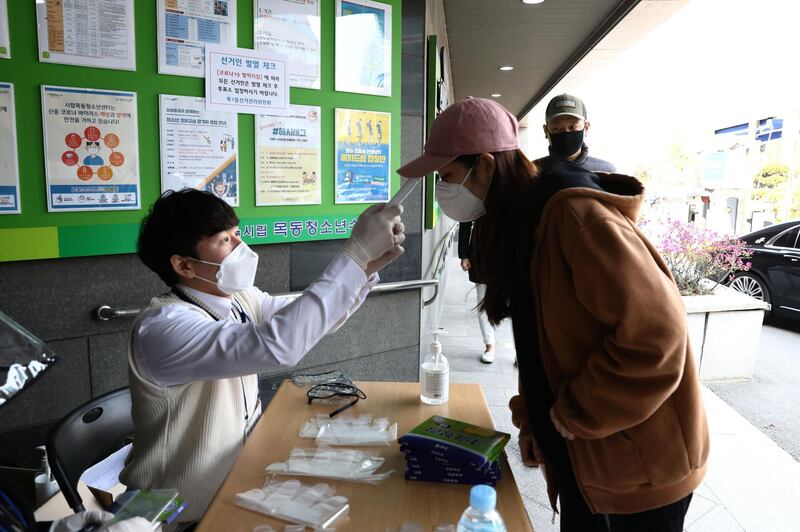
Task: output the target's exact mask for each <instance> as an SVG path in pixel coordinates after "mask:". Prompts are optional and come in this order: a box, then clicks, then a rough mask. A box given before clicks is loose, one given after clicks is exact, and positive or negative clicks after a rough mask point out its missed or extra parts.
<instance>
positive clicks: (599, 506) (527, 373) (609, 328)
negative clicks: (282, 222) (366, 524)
mask: <svg viewBox="0 0 800 532" xmlns="http://www.w3.org/2000/svg"><path fill="white" fill-rule="evenodd" d="M517 132H518V124H517V120H516V118H515V117H514V116H513V115H512V114H511V113H509V112H508V111H507V110H506V109H504V108H503V107H502V106H501V105H499V104H498V103H496V102H494V101H492V100H486V99H482V98H468V99H466V100H462V101H460V102H458V103H456V104H455V105H453V106H451V107H449V108H448V109H447V110H445V111H444V112H443V113H442V114H441V115H439V116H438V117H437V119H436V120H435V121H434V123H433V126H432V128H431V132H430V135H429V138H428V141H427V142H426V144H425V153H424V154H423V155H422V156H421V157H419V158H418V159H415V160H414V161H412V162H411V163H409V164H407V165H406V166H404V167H403V168H400V169H399V170H398V173H399V174H400V175H403V176H406V177H421V176H424V175H427V174H430V173H433V172H434V171H438V172H439V176H438V178H437V179H438V180H437V183H436V199H437V201H438V202H439V205H440V206H441V208H442V210H443V211H444V213H445V214H446V215H447V216H449V217H450V218H453V219H454V220H456V221H459V222H467V221H472V220H474V221H475V224H474V235H473V245H475V246H476V248H477V249H478V250H479V251H480V253H479V254H478V260H479V262H480V269H481V272H482V273H483V276H484V280H485V282H486V296H485V297H484V299H483V301H482V302H481V304H480V308H481V310H484V311H485V312H486V314H487V315H488V317H489V320H490V321H491V322H492V323H493V324H498V323H499V322H500V321H501V320H503V319H504V318H511V320H512V323H513V331H514V340H515V343H516V348H517V356H518V360H519V385H520V395H518V396H516V397H514V398H513V399H512V400H511V403H510V405H509V406H510V407H511V410H512V419H513V421H514V424H515V425H516V426H517V427H519V429H520V433H519V445H520V451H521V453H522V457H523V461H524V462H525V463H526V464H528V465H545V466H546V467H545V477H546V478H547V485H548V493H549V495H550V501H551V505H552V506H553V510H554V511H556V501H557V499H558V500H560V504H561V530H562V531H581V532H587V531H604V532H606V531H610V532H619V531H634V530H635V531H643V530H647V531H665V532H672V531H675V532H680V531H681V530H683V521H684V517H685V515H686V511H687V509H688V507H689V503H690V501H691V497H692V492H693V491H694V490H695V488H696V487H697V486H698V485H699V484H700V482H701V481H702V479H703V476H704V475H705V471H706V460H707V456H708V448H709V439H708V427H707V424H706V418H705V412H704V409H703V403H702V398H701V392H700V386H699V382H698V377H697V371H696V370H695V367H696V366H695V363H694V360H693V358H694V357H693V354H692V351H691V348H690V347H689V343H688V334H687V327H686V315H685V310H684V307H683V303H682V301H681V298H680V295H679V294H678V290H677V288H676V287H675V283H674V282H673V280H672V277H671V275H670V273H669V270H668V269H667V267H666V265H665V264H664V261H663V260H662V259H661V257H660V256H659V254H658V253H657V252H656V250H655V249H654V248H653V246H652V245H651V244H650V242H648V241H647V239H646V238H645V237H644V235H642V233H641V232H640V231H639V229H638V228H637V226H636V217H637V214H638V211H639V208H640V206H641V204H642V201H643V192H644V189H643V187H642V185H641V184H640V183H639V182H638V181H637V180H636V179H634V178H632V177H627V176H623V175H618V174H593V173H590V172H588V171H587V170H584V169H583V168H581V167H580V166H579V165H577V164H575V163H572V162H570V161H563V162H559V163H558V164H554V165H552V166H551V167H548V169H547V171H546V172H545V173H542V174H537V169H536V167H535V166H534V165H533V163H531V162H530V161H529V160H528V159H527V158H526V157H525V155H524V154H523V153H522V152H521V151H520V149H519V139H518V133H517Z"/></svg>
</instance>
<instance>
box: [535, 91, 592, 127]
mask: <svg viewBox="0 0 800 532" xmlns="http://www.w3.org/2000/svg"><path fill="white" fill-rule="evenodd" d="M562 115H569V116H574V117H576V118H583V119H584V120H586V106H585V105H583V100H581V99H580V98H578V97H577V96H573V95H572V94H559V95H558V96H555V97H554V98H553V99H552V100H550V103H548V104H547V110H546V111H545V112H544V118H545V122H549V121H550V120H552V119H553V118H555V117H557V116H562Z"/></svg>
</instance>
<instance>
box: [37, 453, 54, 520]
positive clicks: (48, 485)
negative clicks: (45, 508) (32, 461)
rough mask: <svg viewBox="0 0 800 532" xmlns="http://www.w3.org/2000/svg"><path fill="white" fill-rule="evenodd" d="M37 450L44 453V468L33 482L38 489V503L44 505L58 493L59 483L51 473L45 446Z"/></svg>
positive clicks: (38, 472)
mask: <svg viewBox="0 0 800 532" xmlns="http://www.w3.org/2000/svg"><path fill="white" fill-rule="evenodd" d="M36 449H37V450H39V451H41V452H42V467H41V468H40V469H39V470H38V471H37V472H36V476H35V477H34V480H33V482H34V487H35V488H36V503H37V504H39V505H42V504H44V503H45V502H47V501H48V500H49V499H50V497H52V496H53V495H55V494H56V493H57V492H58V482H56V479H55V477H53V473H52V472H51V471H50V464H49V463H48V461H47V450H46V449H45V447H44V445H42V446H39V447H37V448H36Z"/></svg>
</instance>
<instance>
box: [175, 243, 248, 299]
mask: <svg viewBox="0 0 800 532" xmlns="http://www.w3.org/2000/svg"><path fill="white" fill-rule="evenodd" d="M191 260H194V261H197V262H202V263H203V264H211V265H213V266H219V270H217V281H216V283H215V282H214V281H211V280H209V279H206V278H205V277H200V276H199V275H198V276H197V278H198V279H202V280H203V281H205V282H207V283H213V284H216V285H217V288H219V289H220V291H222V292H225V293H226V294H230V295H233V294H235V293H236V292H238V291H240V290H246V289H248V288H250V287H252V286H253V283H254V282H255V280H256V270H257V269H258V254H257V253H256V252H255V251H253V250H252V249H250V248H249V247H248V246H247V244H245V243H244V242H242V243H240V244H239V245H238V246H236V248H234V250H233V251H231V252H230V253H229V254H228V256H227V257H225V258H224V259H222V262H219V263H217V262H208V261H205V260H200V259H195V258H191Z"/></svg>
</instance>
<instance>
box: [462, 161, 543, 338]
mask: <svg viewBox="0 0 800 532" xmlns="http://www.w3.org/2000/svg"><path fill="white" fill-rule="evenodd" d="M492 156H494V161H495V168H494V173H493V174H492V180H491V183H490V186H489V192H488V193H487V195H486V199H485V200H484V205H485V206H486V214H485V215H484V216H482V217H481V218H479V219H478V220H477V221H476V222H475V225H474V227H473V232H472V246H473V248H474V249H475V250H476V256H477V261H478V267H479V270H480V272H481V275H482V276H483V280H484V282H485V283H486V296H485V297H484V299H483V301H482V302H481V303H480V305H479V308H480V310H482V311H484V312H486V316H487V317H488V318H489V321H490V322H491V323H492V324H494V325H497V324H499V323H500V322H501V321H503V319H504V318H507V317H508V316H509V315H510V305H511V298H512V295H513V294H514V293H515V291H517V290H519V289H520V288H521V287H524V286H530V258H531V251H532V246H533V231H534V229H535V217H534V216H533V212H532V209H530V208H529V206H530V199H531V196H532V194H531V192H532V191H533V189H534V187H535V185H536V181H537V169H536V166H535V165H534V164H533V163H532V162H531V161H530V160H528V158H527V157H525V154H524V153H522V151H521V150H510V151H503V152H496V153H492ZM476 159H477V155H468V156H464V157H463V158H459V161H461V162H463V163H464V164H467V165H469V166H472V165H473V164H474V163H475V161H476Z"/></svg>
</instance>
